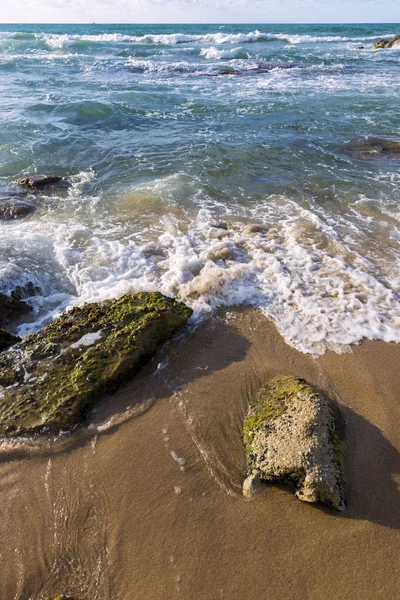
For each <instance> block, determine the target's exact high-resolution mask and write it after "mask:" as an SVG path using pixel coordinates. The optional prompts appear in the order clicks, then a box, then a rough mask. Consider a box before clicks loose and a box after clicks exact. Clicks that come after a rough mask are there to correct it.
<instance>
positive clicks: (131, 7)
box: [0, 0, 400, 23]
mask: <svg viewBox="0 0 400 600" xmlns="http://www.w3.org/2000/svg"><path fill="white" fill-rule="evenodd" d="M7 4H8V3H7ZM0 18H1V22H3V23H63V22H69V23H86V22H89V23H91V22H92V21H95V22H96V23H346V22H356V23H360V22H362V23H366V22H377V23H399V22H400V0H216V1H213V0H18V1H16V2H13V3H11V2H10V3H9V4H8V6H3V7H2V9H1V13H0Z"/></svg>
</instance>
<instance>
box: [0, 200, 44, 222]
mask: <svg viewBox="0 0 400 600" xmlns="http://www.w3.org/2000/svg"><path fill="white" fill-rule="evenodd" d="M35 210H36V206H35V205H34V204H32V202H26V201H25V200H21V199H19V198H15V199H10V198H0V219H3V220H11V219H23V218H24V217H26V216H28V215H30V214H32V213H33V212H35Z"/></svg>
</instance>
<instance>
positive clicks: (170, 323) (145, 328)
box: [0, 292, 192, 436]
mask: <svg viewBox="0 0 400 600" xmlns="http://www.w3.org/2000/svg"><path fill="white" fill-rule="evenodd" d="M191 314H192V310H191V309H190V308H188V307H187V306H185V305H184V304H182V303H180V302H177V301H175V300H172V299H170V298H166V297H165V296H163V295H162V294H160V293H158V292H153V293H146V292H142V293H139V294H135V295H125V296H123V297H122V298H119V299H117V300H105V301H104V302H99V303H95V304H85V305H84V306H82V307H75V308H73V309H72V310H71V311H70V312H68V313H66V314H64V315H62V316H61V317H60V318H58V319H56V320H55V321H53V322H52V323H50V325H48V326H47V327H45V328H44V329H42V330H41V331H39V332H37V333H33V334H31V335H28V336H27V337H26V338H24V339H23V340H22V341H21V342H20V343H18V344H16V345H15V346H13V347H12V348H10V349H9V350H7V351H5V352H3V353H2V354H0V434H2V435H10V436H15V435H21V434H27V433H28V434H29V433H35V432H40V431H46V432H57V431H60V430H68V429H70V428H71V427H73V426H74V425H76V424H77V423H79V422H80V421H81V420H82V418H83V417H84V415H85V413H86V412H87V411H88V409H89V408H90V407H92V406H93V405H94V404H95V403H96V402H97V401H98V399H99V398H100V397H101V396H102V395H104V394H106V393H109V392H112V391H114V390H116V389H117V388H118V387H119V386H120V385H121V384H122V383H124V382H125V381H127V380H128V379H129V377H130V376H132V375H133V374H134V373H135V372H136V371H137V370H138V369H139V368H140V366H142V364H143V362H144V361H145V360H146V358H148V357H149V356H151V355H152V354H153V353H154V352H155V350H156V349H157V347H158V346H159V345H160V342H161V341H162V340H164V339H165V338H166V336H168V335H169V334H170V333H172V332H173V331H174V330H175V329H176V328H177V327H179V326H180V325H183V324H184V323H185V322H186V321H187V320H188V318H189V317H190V316H191Z"/></svg>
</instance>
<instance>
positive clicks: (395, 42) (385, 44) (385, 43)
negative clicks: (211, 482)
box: [374, 35, 400, 50]
mask: <svg viewBox="0 0 400 600" xmlns="http://www.w3.org/2000/svg"><path fill="white" fill-rule="evenodd" d="M397 47H399V48H400V35H395V36H394V37H392V39H391V40H379V42H376V44H374V48H375V49H376V50H379V49H380V48H397Z"/></svg>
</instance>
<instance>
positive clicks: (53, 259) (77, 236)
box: [0, 24, 400, 353]
mask: <svg viewBox="0 0 400 600" xmlns="http://www.w3.org/2000/svg"><path fill="white" fill-rule="evenodd" d="M399 32H400V25H398V26H397V25H393V24H390V25H385V24H374V25H371V24H369V25H273V26H272V25H221V26H218V25H168V26H161V25H157V26H151V25H140V26H139V25H1V26H0V77H1V80H0V81H1V101H0V123H1V127H0V187H1V191H2V195H3V196H4V195H5V194H6V195H7V194H13V193H17V192H18V190H17V189H16V188H15V187H14V186H13V184H12V182H13V180H14V179H15V178H17V177H20V176H23V175H25V174H33V173H45V174H47V173H50V174H62V175H68V176H69V178H70V183H71V185H70V187H69V188H68V189H64V188H62V189H60V190H57V189H55V190H51V191H49V192H45V191H41V192H40V193H36V194H31V195H30V196H29V195H28V198H29V197H30V199H31V200H32V201H33V202H34V203H35V204H36V205H37V207H38V210H37V211H36V213H35V214H34V215H32V216H30V217H28V218H27V219H25V220H21V221H8V222H3V223H1V224H0V291H3V292H7V293H10V292H11V291H12V290H13V289H14V288H15V287H16V286H17V285H19V286H22V288H23V287H24V286H26V284H27V283H28V282H32V283H34V285H35V286H36V292H35V295H34V296H31V295H30V294H31V293H32V287H31V286H29V289H28V288H26V290H27V291H26V295H27V301H28V302H29V303H30V304H31V305H32V307H33V308H34V312H33V316H32V322H31V323H29V324H28V325H25V326H22V327H21V328H20V332H21V333H26V332H27V331H29V330H31V329H32V328H35V327H38V326H40V325H42V324H43V323H45V322H47V321H48V320H49V319H50V318H51V317H52V316H53V315H54V314H56V313H57V312H59V311H62V310H64V309H65V308H66V307H67V306H70V305H72V304H79V303H82V302H85V301H91V300H98V299H102V298H107V297H114V296H118V295H121V294H122V293H125V292H127V291H139V290H153V289H158V290H161V291H162V292H164V293H166V294H168V295H171V296H175V297H179V298H180V299H182V300H184V301H185V302H187V303H188V304H190V305H191V306H193V307H194V309H195V313H196V315H199V316H203V315H207V314H210V312H212V311H213V310H214V309H215V308H217V307H218V306H220V305H233V304H253V305H256V306H259V307H260V308H261V309H262V310H264V311H265V313H266V314H268V315H269V316H270V317H272V318H273V319H274V321H275V322H276V324H277V326H278V328H279V329H280V331H281V332H282V334H283V335H284V336H285V338H286V340H287V341H288V342H289V343H291V344H292V345H294V346H295V347H297V348H299V349H300V350H302V351H306V352H314V353H319V352H323V351H324V350H325V349H326V348H327V347H330V348H334V349H336V350H339V351H340V350H341V349H343V347H344V346H345V345H346V344H349V343H352V342H357V341H359V340H361V339H362V338H363V337H368V338H377V339H385V340H392V341H397V342H398V341H400V309H399V282H400V277H399V230H398V224H399V218H400V212H399V197H400V194H399V186H400V174H399V165H400V154H398V153H397V154H396V153H393V152H390V151H388V150H387V148H386V146H385V145H384V144H385V143H386V142H385V143H383V142H382V140H386V141H387V140H389V141H390V140H391V141H398V142H399V141H400V110H399V98H400V78H399V71H400V48H394V49H392V50H383V51H374V50H373V49H372V46H373V44H374V42H375V41H377V40H378V39H379V38H381V37H388V38H389V37H391V36H393V35H395V34H396V33H399ZM385 148H386V149H385ZM18 193H19V192H18Z"/></svg>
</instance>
